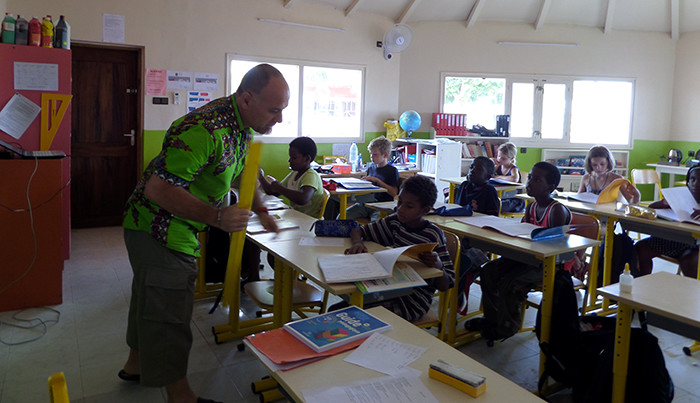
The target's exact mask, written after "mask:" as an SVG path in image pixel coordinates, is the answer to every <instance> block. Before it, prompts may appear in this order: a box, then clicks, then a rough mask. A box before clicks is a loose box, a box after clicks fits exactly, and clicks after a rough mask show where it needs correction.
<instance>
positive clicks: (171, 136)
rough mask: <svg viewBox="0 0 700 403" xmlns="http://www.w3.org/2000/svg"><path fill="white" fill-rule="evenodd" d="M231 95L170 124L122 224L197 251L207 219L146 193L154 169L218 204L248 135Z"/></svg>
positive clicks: (174, 246)
mask: <svg viewBox="0 0 700 403" xmlns="http://www.w3.org/2000/svg"><path fill="white" fill-rule="evenodd" d="M252 138H253V135H252V130H250V129H245V128H244V127H243V124H242V121H241V119H240V115H239V113H238V108H237V106H236V105H235V100H234V98H233V95H231V96H230V97H223V98H219V99H216V100H214V101H212V102H210V103H208V104H206V105H204V106H203V107H201V108H199V109H197V110H195V111H192V112H190V113H188V114H187V115H185V116H183V117H181V118H180V119H178V120H176V121H175V122H173V124H172V125H170V128H169V129H168V131H167V133H166V134H165V139H164V140H163V148H162V149H161V151H160V154H158V155H157V156H156V157H155V158H154V159H153V160H152V161H151V162H150V164H149V165H148V168H146V170H145V171H144V174H143V176H142V177H141V180H140V181H139V183H138V185H136V189H134V192H133V193H132V194H131V197H129V200H128V201H127V203H126V208H125V211H124V228H128V229H132V230H137V231H145V232H148V233H149V234H151V235H152V236H153V238H155V239H156V240H157V241H158V242H159V243H161V244H162V245H164V246H165V247H167V248H169V249H172V250H176V251H178V252H182V253H186V254H188V255H192V256H199V250H200V245H199V242H198V240H197V233H198V232H199V231H201V230H203V229H204V228H205V227H206V225H205V224H202V223H199V222H195V221H191V220H185V219H183V218H180V217H177V216H174V215H173V214H171V213H170V212H169V211H167V210H165V209H163V208H161V207H160V206H158V204H156V203H155V202H153V201H152V200H150V199H149V198H147V197H146V196H145V195H144V188H145V186H146V182H147V181H148V179H149V178H150V177H151V175H157V176H158V177H159V178H161V179H163V180H165V181H166V182H168V183H169V184H171V185H173V186H179V187H182V188H184V189H186V190H187V191H189V192H190V193H192V194H193V195H194V196H196V197H197V198H199V199H201V200H203V201H205V202H207V203H208V204H211V205H212V206H216V207H220V206H221V205H222V203H223V200H224V198H225V196H226V195H227V194H228V192H229V190H230V188H231V182H232V180H233V179H234V178H236V177H237V176H238V175H239V174H240V173H241V172H242V171H243V167H244V165H245V156H246V154H247V153H248V146H249V145H250V141H251V140H252Z"/></svg>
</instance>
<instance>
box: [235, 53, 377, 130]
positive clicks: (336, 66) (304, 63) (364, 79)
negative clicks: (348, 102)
mask: <svg viewBox="0 0 700 403" xmlns="http://www.w3.org/2000/svg"><path fill="white" fill-rule="evenodd" d="M233 61H246V62H255V63H270V64H276V63H277V64H289V65H295V66H298V67H299V78H298V79H299V87H300V88H299V98H298V100H297V103H298V105H299V115H298V116H297V135H296V137H301V136H303V130H302V127H303V122H302V119H303V117H304V116H303V114H304V111H303V101H304V91H303V87H304V67H306V66H309V67H322V68H323V67H326V68H332V69H346V70H357V71H360V74H361V80H362V83H361V89H362V94H361V96H360V102H359V105H356V108H355V113H356V114H357V115H358V118H359V123H360V125H359V126H360V129H359V130H360V133H358V135H357V137H314V136H311V138H313V139H314V141H316V143H352V142H353V141H355V142H358V143H362V142H364V141H365V128H364V118H365V116H364V111H365V102H366V98H367V88H366V86H367V67H366V66H365V65H359V64H342V63H327V62H316V61H308V60H298V59H285V58H275V57H261V56H247V55H241V54H237V53H227V54H226V89H225V96H230V95H231V94H233V93H234V92H235V91H236V88H237V87H238V84H239V81H238V80H237V81H236V82H235V83H233V82H232V78H231V62H233ZM234 86H235V88H234ZM284 113H285V112H284V111H283V112H282V118H283V119H284ZM273 130H274V129H273ZM296 137H291V136H288V137H278V136H268V135H258V136H256V137H255V139H256V140H260V141H262V142H263V143H270V144H288V143H289V142H290V141H291V140H293V139H294V138H296Z"/></svg>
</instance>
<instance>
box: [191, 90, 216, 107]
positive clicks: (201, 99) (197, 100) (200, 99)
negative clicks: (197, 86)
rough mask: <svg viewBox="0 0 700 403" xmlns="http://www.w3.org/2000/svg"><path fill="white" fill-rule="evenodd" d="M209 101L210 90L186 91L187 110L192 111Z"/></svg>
mask: <svg viewBox="0 0 700 403" xmlns="http://www.w3.org/2000/svg"><path fill="white" fill-rule="evenodd" d="M209 102H211V92H202V91H189V92H188V93H187V112H192V111H193V110H195V109H197V108H199V107H202V106H204V105H206V104H208V103H209Z"/></svg>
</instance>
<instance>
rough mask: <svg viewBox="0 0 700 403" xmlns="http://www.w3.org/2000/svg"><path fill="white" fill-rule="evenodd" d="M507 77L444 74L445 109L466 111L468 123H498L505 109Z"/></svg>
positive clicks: (450, 111)
mask: <svg viewBox="0 0 700 403" xmlns="http://www.w3.org/2000/svg"><path fill="white" fill-rule="evenodd" d="M505 98H506V80H505V79H504V78H477V77H445V99H444V100H443V112H445V113H466V114H467V127H472V126H473V125H476V124H480V125H483V126H484V127H486V128H488V129H494V128H495V127H496V115H503V114H504V111H505Z"/></svg>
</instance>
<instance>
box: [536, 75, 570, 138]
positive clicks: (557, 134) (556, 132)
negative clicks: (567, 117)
mask: <svg viewBox="0 0 700 403" xmlns="http://www.w3.org/2000/svg"><path fill="white" fill-rule="evenodd" d="M564 113H566V85H565V84H549V83H546V84H545V85H544V94H543V97H542V138H543V139H562V138H564Z"/></svg>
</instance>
